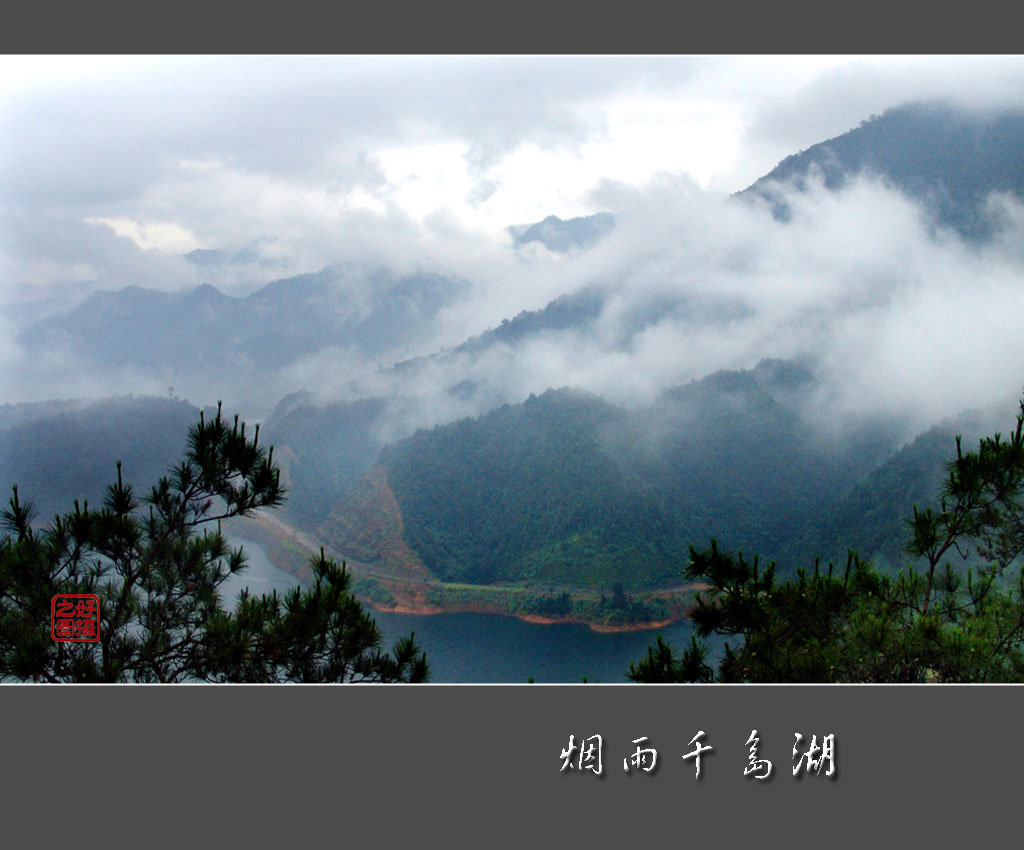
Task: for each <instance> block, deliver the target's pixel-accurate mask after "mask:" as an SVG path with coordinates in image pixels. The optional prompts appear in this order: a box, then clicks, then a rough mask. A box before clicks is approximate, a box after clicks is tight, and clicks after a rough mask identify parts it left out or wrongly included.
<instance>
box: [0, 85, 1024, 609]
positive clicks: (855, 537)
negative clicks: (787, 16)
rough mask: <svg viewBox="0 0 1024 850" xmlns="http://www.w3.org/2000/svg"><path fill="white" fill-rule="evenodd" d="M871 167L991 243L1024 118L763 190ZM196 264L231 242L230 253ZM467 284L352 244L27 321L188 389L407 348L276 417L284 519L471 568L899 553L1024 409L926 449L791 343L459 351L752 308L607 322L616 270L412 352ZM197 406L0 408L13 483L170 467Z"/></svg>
mask: <svg viewBox="0 0 1024 850" xmlns="http://www.w3.org/2000/svg"><path fill="white" fill-rule="evenodd" d="M857 175H872V176H875V177H878V178H881V179H882V180H884V181H886V182H887V183H888V184H889V185H890V186H892V187H893V188H896V189H898V190H899V191H901V192H903V193H905V194H906V195H907V196H908V197H910V198H912V199H913V200H915V201H916V202H918V203H919V204H920V206H921V208H922V210H923V213H924V215H925V216H926V217H927V218H928V220H929V221H930V222H931V224H932V225H933V226H935V227H948V228H952V229H953V230H954V231H956V232H958V233H960V234H961V235H962V236H963V237H964V238H965V239H968V240H971V241H972V242H975V243H981V242H983V241H984V240H985V239H987V238H988V237H989V236H990V235H991V234H992V233H993V232H994V229H995V228H996V227H997V226H998V224H999V222H998V219H997V218H996V217H995V213H994V212H993V210H992V208H990V207H989V206H988V205H987V203H986V199H987V198H988V197H989V195H990V193H992V192H1006V193H1010V194H1011V195H1014V196H1016V197H1024V116H1022V115H1011V114H996V113H989V114H979V113H968V112H965V111H962V110H956V109H953V108H952V107H949V106H943V105H910V106H905V107H900V108H897V109H892V110H889V111H887V112H886V113H884V114H883V115H881V116H877V117H872V118H871V119H870V120H868V121H866V122H864V123H863V124H862V125H861V126H860V127H858V128H856V129H854V130H851V131H850V132H848V133H845V134H843V135H841V136H839V137H837V138H835V139H831V140H829V141H827V142H823V143H821V144H819V145H815V146H813V147H811V148H809V149H808V150H806V151H803V152H801V153H799V154H796V155H794V156H792V157H788V158H787V159H786V160H784V161H783V162H781V163H780V164H779V165H778V167H776V168H775V169H774V170H773V171H771V172H770V173H769V174H767V175H765V176H764V177H763V178H761V179H760V180H758V181H756V182H755V183H754V184H752V185H751V186H750V187H749V188H748V189H746V190H744V192H742V193H740V197H742V198H747V199H751V200H754V201H758V202H767V203H768V204H769V205H770V206H771V209H772V211H773V214H774V215H775V216H776V217H778V218H780V219H786V217H787V216H788V215H789V208H788V205H787V201H786V198H787V193H792V192H800V191H805V190H806V189H807V188H808V187H809V186H810V184H811V182H812V181H814V180H820V181H821V182H823V184H824V185H825V186H826V187H827V188H828V189H830V190H833V191H837V192H838V191H841V190H842V188H843V187H844V186H845V185H847V184H848V183H849V181H850V180H852V179H854V178H855V177H856V176H857ZM615 227H616V223H615V218H614V216H613V215H612V214H609V213H600V214H597V215H594V216H588V217H585V218H579V219H569V220H561V219H558V218H557V217H554V216H551V217H549V218H547V219H545V220H544V221H542V222H538V223H536V224H533V225H526V226H521V227H517V228H512V229H511V233H512V236H513V239H514V242H515V244H516V245H518V246H520V247H522V246H525V245H528V244H530V243H534V242H536V243H540V244H542V245H544V246H545V247H546V248H547V249H548V250H551V251H554V252H557V253H571V252H583V251H586V250H588V249H589V248H591V247H593V246H594V245H595V244H597V243H598V242H599V241H600V240H601V239H603V238H606V237H607V236H608V235H609V234H610V233H612V232H613V230H614V228H615ZM190 260H191V261H192V262H194V263H196V264H199V265H203V264H216V263H219V262H223V261H225V260H224V258H223V257H222V256H220V255H217V254H215V253H194V255H192V256H190ZM559 262H561V260H559ZM468 285H469V284H468V283H467V282H466V281H459V280H454V279H450V278H447V277H443V276H438V275H428V274H419V275H411V276H397V275H395V274H394V273H393V272H390V271H389V270H387V269H383V268H370V267H365V266H355V265H341V266H332V267H329V268H327V269H324V270H322V271H320V272H318V273H315V274H308V275H300V276H298V277H294V278H289V279H286V280H279V281H275V282H273V283H270V284H267V285H266V286H264V287H262V288H261V289H259V290H258V291H256V292H254V293H253V294H252V295H250V296H248V297H246V298H235V297H231V296H228V295H225V294H224V293H222V292H220V291H218V290H217V289H215V288H214V287H212V286H202V287H199V288H197V289H194V290H192V291H190V292H184V293H162V292H155V291H151V290H146V289H142V288H139V287H130V288H128V289H125V290H122V291H121V292H116V293H97V294H96V295H94V296H92V297H91V298H89V299H88V300H87V301H86V302H84V303H83V304H82V305H80V306H79V307H77V308H75V309H74V310H72V311H69V312H67V313H65V314H63V315H58V316H54V317H51V318H48V319H46V320H43V321H40V322H38V323H36V324H35V325H33V326H32V327H31V328H29V329H28V330H26V331H25V333H24V334H23V338H22V339H23V341H24V342H26V343H28V342H29V341H31V343H32V344H33V345H36V344H40V345H46V346H48V347H49V348H50V349H51V350H58V351H67V352H68V353H69V356H75V357H81V358H87V359H91V360H94V361H96V362H103V363H107V364H113V365H115V366H121V367H124V368H130V369H135V370H140V371H146V372H149V373H152V374H159V375H165V376H166V379H167V383H168V384H170V385H173V384H175V383H176V376H178V375H199V374H203V373H204V370H214V371H215V372H217V373H219V374H225V373H227V374H230V375H232V376H233V379H234V380H237V381H239V382H244V381H254V382H258V381H260V380H261V379H263V377H264V376H266V375H268V374H269V373H271V372H273V371H274V370H277V369H280V368H281V367H282V366H284V365H287V364H292V363H296V362H298V361H299V360H301V359H302V358H304V357H308V356H310V355H313V354H316V353H317V352H321V351H325V350H326V351H331V350H333V348H334V347H337V348H338V350H339V351H341V350H343V349H344V348H345V347H350V348H351V350H353V351H356V352H359V354H360V355H361V356H366V357H377V358H379V360H380V361H381V362H382V363H394V364H395V365H394V366H387V367H384V368H382V374H383V375H385V376H386V377H387V378H388V379H389V381H390V383H389V381H383V382H381V384H380V386H381V387H382V389H380V391H379V392H367V393H365V394H364V396H363V397H350V398H348V399H347V400H344V401H332V402H323V401H320V400H318V399H317V398H315V397H314V396H312V395H310V394H309V393H304V392H299V393H293V394H291V395H289V396H286V397H285V398H283V399H281V400H280V402H279V403H278V404H277V406H276V409H275V410H274V412H273V414H272V415H270V416H269V417H268V418H267V419H266V420H265V421H264V423H263V426H264V431H263V432H261V436H262V434H265V435H266V438H267V440H268V441H272V442H274V443H275V445H276V446H277V450H276V453H275V459H277V460H279V461H280V463H281V465H282V468H283V475H284V480H285V483H286V485H287V486H288V488H289V490H290V493H289V497H288V499H289V501H288V503H287V504H286V506H285V508H284V515H285V516H286V517H287V518H288V519H289V521H290V522H291V523H292V524H293V525H295V526H297V527H299V528H302V529H304V530H306V531H309V532H315V533H316V534H317V535H318V536H319V537H320V539H322V540H324V541H325V542H327V543H329V544H330V545H331V546H332V547H334V548H335V549H336V550H338V551H340V552H342V553H344V554H346V555H347V556H348V557H351V558H353V559H354V560H357V561H360V562H362V563H366V564H370V565H374V566H375V567H379V568H380V569H381V570H382V571H384V573H387V574H394V575H402V574H409V575H412V574H415V575H416V576H418V577H419V579H420V580H422V578H423V577H424V576H429V577H431V578H433V579H435V580H437V581H440V582H447V583H450V584H452V585H460V586H461V585H462V584H470V585H486V586H491V587H506V588H507V587H512V586H517V587H518V586H538V587H547V588H553V589H559V588H576V589H579V588H582V589H584V590H587V591H589V592H602V593H603V592H604V591H605V590H607V591H608V592H609V593H611V592H612V588H613V587H616V586H617V587H618V588H619V592H620V594H621V590H622V588H623V587H625V588H626V589H627V590H632V591H638V590H640V589H643V588H651V587H660V586H665V585H667V584H669V583H671V582H672V581H673V580H677V579H678V576H679V573H680V570H681V567H682V564H683V562H684V560H685V558H686V557H687V552H688V547H689V545H690V544H695V545H698V546H703V545H706V544H707V543H708V541H709V540H710V539H711V538H712V537H715V538H717V539H718V540H719V541H720V542H721V544H722V545H723V546H724V547H726V548H729V549H742V550H743V551H745V552H747V553H751V554H752V553H755V552H759V553H761V554H762V555H764V556H765V557H768V558H772V557H775V558H778V559H780V562H781V563H782V565H783V568H784V569H793V568H796V567H801V566H808V565H809V563H812V559H813V558H814V556H815V555H821V556H823V557H825V558H827V559H835V560H840V559H842V558H843V557H844V554H845V552H846V549H847V548H849V547H853V548H856V549H858V550H859V551H861V554H863V555H865V556H869V557H878V558H880V559H882V560H883V561H884V562H885V563H886V564H888V565H890V566H892V567H896V566H898V565H899V564H900V563H902V558H903V555H902V553H901V551H900V546H901V544H902V541H903V536H904V535H903V531H904V527H903V520H904V519H905V518H906V517H907V516H908V515H909V513H910V512H911V511H912V509H913V506H914V504H918V505H925V504H929V503H931V501H932V499H933V498H934V494H935V487H936V486H937V484H938V483H939V481H940V479H941V477H942V474H943V464H944V463H945V462H946V461H947V460H948V459H949V458H950V457H951V455H952V452H953V446H954V443H953V438H954V435H955V434H956V433H963V434H964V435H965V437H967V438H968V440H970V439H976V437H977V436H980V435H981V434H983V433H986V432H987V431H988V429H990V428H993V427H998V426H999V425H1002V426H1003V429H1004V430H1005V425H1006V424H1008V421H1009V420H1010V419H1011V417H1012V413H1013V412H1014V411H1013V410H1005V411H999V412H997V413H996V414H992V413H991V412H985V413H983V414H977V415H972V416H967V415H964V416H963V417H961V418H959V419H957V420H955V421H950V422H945V423H942V424H937V425H936V426H935V427H933V428H932V429H931V430H928V431H926V432H925V433H923V434H921V435H919V436H918V437H917V438H916V439H914V440H913V441H911V442H909V443H907V444H906V445H903V446H902V447H901V445H900V439H899V431H898V427H897V426H898V423H893V422H889V421H884V420H881V419H879V420H872V421H866V422H861V423H859V424H858V425H856V426H850V427H849V428H847V429H846V430H845V431H842V432H841V433H839V435H838V436H836V437H834V438H833V439H832V441H831V442H830V441H827V440H825V439H824V438H823V437H822V436H821V432H820V431H818V430H816V429H815V428H814V427H813V426H812V423H811V422H810V421H809V419H808V417H807V413H806V411H807V400H808V399H809V398H810V397H812V396H813V394H814V392H815V389H816V387H817V378H816V376H815V371H814V364H813V363H806V362H802V361H801V362H797V361H790V360H763V361H762V362H760V363H759V364H758V365H757V366H756V367H754V368H751V369H739V370H732V371H720V372H715V373H713V374H709V375H705V376H704V377H701V378H699V379H697V380H694V381H691V382H689V383H685V384H682V385H680V386H675V387H671V388H669V389H668V390H666V391H664V392H663V393H661V395H660V396H658V397H657V398H656V399H655V400H654V401H653V402H652V403H650V404H647V405H644V406H642V407H640V408H638V409H627V408H625V407H622V406H620V405H616V404H613V403H611V402H609V401H608V400H606V399H603V398H601V397H599V396H596V395H593V394H590V393H586V392H583V391H581V390H577V389H572V388H568V387H562V388H557V389H555V388H551V389H548V390H547V391H546V392H538V393H537V394H534V395H531V396H530V397H529V398H527V399H525V400H523V399H522V397H521V396H520V397H519V398H508V397H504V396H502V395H501V393H498V392H494V390H493V387H491V388H488V387H484V386H482V381H481V379H479V378H478V377H474V376H473V374H472V372H471V370H465V369H458V368H449V367H450V366H451V365H452V364H473V363H474V362H477V360H478V359H479V358H482V357H483V356H484V355H486V354H488V353H489V352H494V351H498V350H502V349H503V348H508V349H515V348H516V347H517V346H524V345H527V344H529V343H531V342H532V341H537V340H554V341H556V342H557V341H559V340H565V339H571V338H572V337H571V334H573V333H576V332H579V333H584V332H586V333H589V332H592V331H594V330H595V329H596V328H598V327H599V326H600V327H601V331H602V333H603V334H604V337H603V338H604V339H605V341H606V342H607V344H608V345H609V346H611V347H613V348H614V347H616V346H617V347H618V349H619V350H622V351H624V352H625V351H628V350H630V347H631V346H632V345H634V343H635V340H636V339H637V338H638V337H639V335H641V334H642V333H643V332H645V331H646V330H648V329H650V328H651V327H654V326H655V325H656V324H657V323H658V322H659V321H661V320H663V319H665V317H673V318H674V319H676V320H678V321H680V322H689V323H690V324H691V325H692V326H693V327H695V328H697V327H703V326H707V325H709V324H719V325H725V326H728V324H729V323H730V322H733V321H736V320H738V319H742V318H743V317H744V316H745V315H746V312H745V311H747V310H748V308H747V307H746V306H745V305H744V304H742V303H738V302H736V301H734V300H730V299H729V298H727V297H725V296H718V295H712V296H705V297H702V298H699V299H698V298H694V297H692V296H688V297H684V296H682V295H673V294H671V291H669V292H668V293H665V292H659V293H657V294H651V295H648V296H645V297H644V298H642V299H639V300H637V301H635V302H632V303H630V304H629V305H628V307H623V305H622V304H621V303H619V304H618V305H617V306H618V309H619V312H618V313H616V324H615V325H614V326H611V325H607V324H605V325H602V324H601V322H602V319H603V318H604V317H605V311H606V310H607V309H608V305H609V303H610V302H611V299H613V298H614V297H615V296H616V289H615V285H614V282H611V283H609V282H601V283H597V282H592V283H589V284H587V285H585V286H582V287H580V288H579V289H577V290H576V291H575V292H571V293H568V294H565V295H563V296H561V297H559V298H556V299H554V300H552V301H551V302H550V303H548V304H547V305H546V306H544V307H543V308H541V309H539V310H524V311H521V312H519V313H518V314H516V315H514V316H511V317H510V318H508V319H506V320H504V321H503V322H501V323H500V324H498V325H497V326H495V327H492V328H490V329H489V330H486V331H484V332H482V333H480V334H477V335H476V336H473V337H471V338H469V339H466V340H464V341H463V342H462V343H461V344H459V345H456V346H454V347H452V348H450V349H448V350H446V351H444V352H438V353H436V354H433V355H428V356H422V355H420V356H413V355H415V354H418V353H419V351H420V349H419V348H418V346H419V345H420V343H421V342H422V341H423V340H425V339H427V338H428V333H427V329H428V326H430V323H431V322H433V321H434V320H435V319H436V318H437V317H438V316H439V315H440V314H441V312H442V311H443V310H444V308H445V307H446V306H448V305H451V304H453V303H455V302H456V300H457V299H458V297H459V296H460V294H461V293H462V292H464V291H465V289H466V287H467V286H468ZM616 334H617V336H616ZM407 349H408V351H407ZM410 352H411V353H410ZM428 377H429V379H430V380H429V381H428V380H427V379H428ZM431 382H432V383H431ZM426 386H429V387H431V389H429V390H427V389H423V387H426ZM418 392H422V393H427V392H433V393H434V395H433V396H429V397H427V396H424V397H422V398H416V397H414V396H415V394H416V393H418ZM455 401H459V402H464V403H465V409H467V410H471V411H472V415H471V416H468V417H464V418H461V419H458V420H457V421H441V422H440V424H436V425H434V424H433V423H434V422H436V421H438V420H437V419H436V418H435V419H434V420H433V421H432V422H431V425H432V427H430V428H420V429H417V428H416V417H415V416H413V417H410V418H409V419H408V420H406V419H403V418H402V416H401V415H400V413H402V412H403V411H408V410H409V409H413V408H415V407H416V405H417V404H419V405H421V406H422V407H423V408H424V409H428V410H434V409H440V410H448V409H456V407H455V406H451V407H450V406H449V403H451V402H455ZM196 413H197V411H196V409H195V408H193V407H191V406H190V405H188V404H185V403H183V402H178V401H176V400H171V399H149V400H142V399H138V400H124V399H122V400H118V401H116V402H106V403H102V404H96V405H94V406H88V405H83V404H78V405H74V406H69V407H67V408H64V407H62V406H61V404H59V403H51V404H49V405H43V406H39V407H37V408H33V409H29V408H28V407H26V406H23V405H19V406H7V407H5V408H0V481H5V482H10V483H14V482H17V483H18V484H19V485H21V487H22V492H23V494H24V495H25V497H26V498H35V499H36V500H37V502H38V504H39V506H40V508H41V513H42V514H43V515H44V516H46V515H49V514H50V513H52V512H53V511H54V510H56V509H58V508H60V507H63V508H68V507H69V506H70V500H71V498H75V497H80V498H85V497H88V498H89V499H90V503H92V502H93V500H95V499H98V498H100V497H101V495H102V486H103V485H105V484H106V483H107V482H109V480H110V479H111V476H112V470H113V466H112V463H113V459H116V458H115V455H116V456H117V457H123V458H124V459H125V469H126V472H127V473H128V474H129V475H130V477H131V478H132V479H133V480H135V481H136V482H137V484H138V485H140V486H143V487H144V486H148V485H149V484H150V483H152V482H153V481H155V479H156V477H157V476H158V475H159V474H160V473H162V472H163V470H164V468H165V467H166V464H167V463H169V462H170V461H171V460H173V459H174V458H175V457H176V456H177V454H178V453H179V452H180V450H181V447H182V446H183V443H184V435H185V433H186V431H187V427H188V425H189V424H191V422H192V421H194V418H195V415H196ZM552 592H554V591H552ZM548 601H550V600H548Z"/></svg>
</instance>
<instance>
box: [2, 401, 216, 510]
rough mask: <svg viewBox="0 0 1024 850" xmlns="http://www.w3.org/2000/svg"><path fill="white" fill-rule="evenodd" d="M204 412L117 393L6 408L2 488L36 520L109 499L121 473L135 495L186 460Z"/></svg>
mask: <svg viewBox="0 0 1024 850" xmlns="http://www.w3.org/2000/svg"><path fill="white" fill-rule="evenodd" d="M198 421H199V409H198V408H196V407H194V406H192V405H190V404H188V403H187V402H184V401H179V400H178V399H169V398H151V397H139V398H135V397H131V396H128V397H115V398H109V399H103V400H99V401H90V402H69V403H65V404H60V403H54V402H44V403H41V404H38V405H4V406H2V407H0V485H2V486H3V487H4V488H5V489H7V493H6V494H5V496H4V502H5V503H6V500H7V498H8V497H9V496H10V489H9V488H10V487H11V485H14V484H16V485H18V494H19V497H20V499H21V500H22V501H23V502H24V501H30V502H32V503H33V504H34V505H35V508H36V520H37V521H38V522H41V523H46V522H47V521H49V520H50V519H52V518H53V516H54V514H56V513H59V512H65V511H69V510H71V507H72V502H73V501H74V500H75V499H78V500H79V501H80V502H82V503H84V501H85V500H88V502H89V504H90V505H91V506H93V507H99V506H100V505H101V504H102V503H103V498H104V494H105V490H106V486H107V485H108V484H110V483H111V482H113V481H116V480H117V462H118V461H121V467H122V474H123V476H124V479H125V480H126V481H129V482H131V483H132V484H133V485H134V487H135V495H136V497H142V496H144V495H146V493H147V492H148V490H149V487H151V486H152V485H153V484H156V482H157V481H158V480H159V478H160V477H161V476H162V475H164V474H165V473H166V472H167V469H168V467H169V466H170V465H171V464H172V463H175V462H177V461H178V460H180V459H181V457H182V454H183V453H184V450H185V444H186V439H187V437H188V429H189V428H190V427H191V426H192V425H193V424H195V423H196V422H198Z"/></svg>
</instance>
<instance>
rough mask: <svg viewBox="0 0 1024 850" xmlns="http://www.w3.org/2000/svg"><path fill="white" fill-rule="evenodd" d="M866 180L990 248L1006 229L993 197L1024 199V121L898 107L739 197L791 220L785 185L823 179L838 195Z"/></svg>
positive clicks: (792, 161)
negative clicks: (999, 229)
mask: <svg viewBox="0 0 1024 850" xmlns="http://www.w3.org/2000/svg"><path fill="white" fill-rule="evenodd" d="M861 174H864V175H871V176H875V177H880V178H881V179H883V180H884V181H886V182H887V183H888V184H890V185H891V186H893V187H894V188H897V189H899V190H900V191H902V192H904V193H905V194H906V195H908V196H909V197H910V198H912V199H914V200H916V201H919V202H921V203H922V204H923V205H924V207H925V209H926V210H927V212H928V215H929V216H930V217H931V218H932V219H933V220H934V221H935V222H936V223H938V224H940V225H943V226H947V227H952V228H954V229H956V230H957V231H958V232H960V233H961V234H962V235H963V236H965V237H967V238H969V239H972V240H984V239H985V238H987V237H988V236H990V235H991V234H992V232H993V230H994V229H995V228H996V226H997V225H998V223H999V222H998V219H997V218H996V217H995V214H994V213H992V212H991V211H990V210H988V209H987V207H986V201H987V198H988V196H989V195H990V194H991V193H993V192H997V193H998V192H1006V193H1010V194H1012V195H1014V196H1016V197H1017V198H1024V114H1021V113H1018V112H1005V111H991V110H990V111H971V110H967V109H963V108H959V107H955V106H952V105H949V104H945V103H913V104H907V105H904V106H899V107H895V108H892V109H888V110H886V111H885V112H884V113H883V114H882V115H879V116H872V117H871V118H870V119H869V120H867V121H863V122H861V125H860V126H859V127H857V128H856V129H853V130H850V131H849V132H847V133H843V134H842V135H840V136H837V137H836V138H834V139H829V140H828V141H825V142H821V143H819V144H816V145H812V146H811V147H810V148H808V149H807V150H805V151H801V152H800V153H798V154H794V155H792V156H789V157H786V159H784V160H783V161H782V162H780V163H779V164H778V165H777V166H776V167H775V168H774V169H772V171H770V172H769V173H768V174H766V175H765V176H764V177H761V178H760V179H759V180H757V181H756V182H755V183H753V184H752V185H751V186H749V187H748V188H747V189H745V190H744V191H743V192H741V193H740V194H741V196H747V197H761V198H764V199H765V200H767V201H768V202H769V203H771V205H772V209H773V211H774V213H775V215H776V216H777V217H778V218H783V219H786V218H788V216H789V207H788V206H787V204H786V202H785V199H784V197H783V195H782V193H781V192H780V191H779V184H788V185H790V186H793V187H796V188H797V189H803V188H805V187H806V184H807V181H808V180H809V179H810V178H811V177H812V176H815V175H817V176H818V177H819V178H820V179H821V180H822V181H823V182H824V185H825V186H826V187H827V188H829V189H833V190H838V189H841V188H842V187H843V186H844V185H845V184H846V183H847V182H848V181H849V180H851V179H852V178H854V177H856V176H858V175H861Z"/></svg>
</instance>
